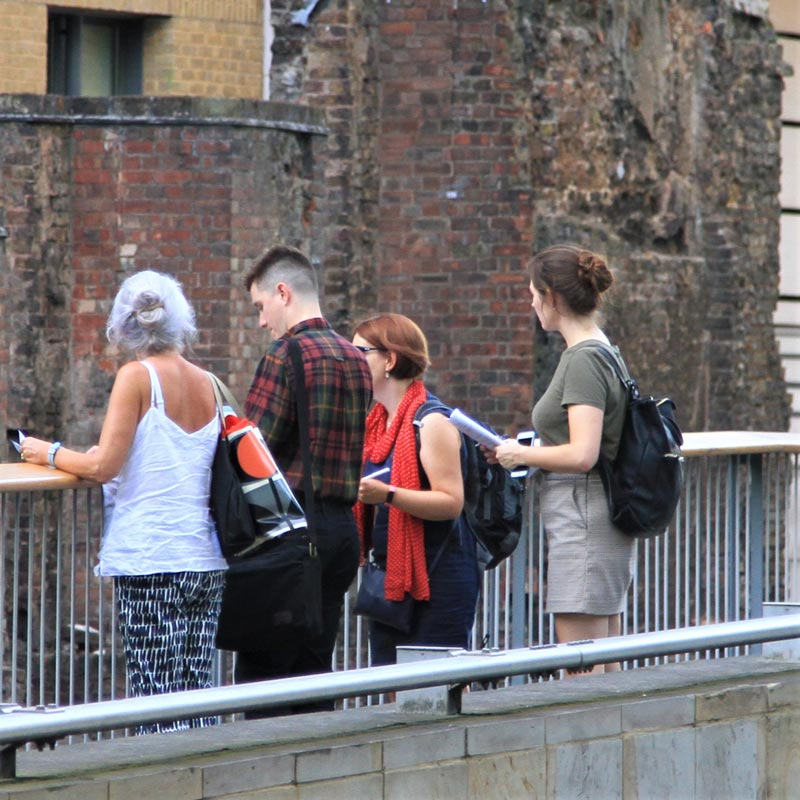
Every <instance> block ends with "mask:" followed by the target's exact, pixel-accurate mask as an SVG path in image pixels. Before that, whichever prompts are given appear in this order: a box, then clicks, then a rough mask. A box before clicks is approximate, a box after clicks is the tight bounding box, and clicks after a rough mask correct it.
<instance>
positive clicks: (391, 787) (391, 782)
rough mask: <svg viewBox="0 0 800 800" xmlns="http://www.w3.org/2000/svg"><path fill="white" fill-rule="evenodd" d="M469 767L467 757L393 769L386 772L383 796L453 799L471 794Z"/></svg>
mask: <svg viewBox="0 0 800 800" xmlns="http://www.w3.org/2000/svg"><path fill="white" fill-rule="evenodd" d="M468 791H469V768H468V766H467V763H466V761H458V762H456V761H451V762H449V763H446V764H437V765H436V766H432V767H416V768H412V769H408V770H405V769H401V770H391V771H389V772H387V773H386V775H385V778H384V785H383V800H408V799H409V798H419V799H420V800H421V799H422V798H425V800H451V799H452V798H454V797H460V798H466V797H469V795H468V794H467V792H468Z"/></svg>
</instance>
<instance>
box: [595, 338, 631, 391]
mask: <svg viewBox="0 0 800 800" xmlns="http://www.w3.org/2000/svg"><path fill="white" fill-rule="evenodd" d="M596 349H597V351H598V352H599V353H600V354H601V355H602V356H603V357H604V358H605V360H606V361H607V362H608V363H609V364H610V365H611V368H612V369H613V370H614V374H615V375H616V376H617V377H618V378H619V380H620V383H622V385H623V386H624V387H625V391H626V393H627V394H628V395H629V397H631V398H632V399H634V400H635V399H636V398H638V397H639V385H638V384H637V383H636V381H635V380H634V379H633V378H632V377H631V374H630V372H628V365H627V364H625V362H624V361H622V359H621V358H620V357H619V356H617V354H616V353H615V352H614V351H613V350H612V349H611V348H610V347H609V346H608V345H605V344H598V345H597V347H596Z"/></svg>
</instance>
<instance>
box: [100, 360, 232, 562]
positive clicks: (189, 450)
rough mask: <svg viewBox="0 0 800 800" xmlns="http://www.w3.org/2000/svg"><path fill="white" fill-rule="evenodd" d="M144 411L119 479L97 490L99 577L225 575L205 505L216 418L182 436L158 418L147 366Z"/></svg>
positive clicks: (155, 388) (155, 383) (160, 410)
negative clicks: (100, 504)
mask: <svg viewBox="0 0 800 800" xmlns="http://www.w3.org/2000/svg"><path fill="white" fill-rule="evenodd" d="M141 363H142V364H144V366H145V367H147V370H148V372H149V373H150V408H148V409H147V412H146V413H145V415H144V416H143V417H142V419H141V420H140V421H139V425H138V426H137V427H136V433H135V435H134V437H133V444H132V445H131V449H130V452H129V453H128V459H127V461H126V462H125V464H124V465H123V467H122V471H121V472H120V474H119V475H118V476H117V477H116V478H114V479H113V480H112V481H110V482H109V483H107V484H105V485H104V486H103V495H104V505H105V532H104V535H103V542H102V545H101V548H100V564H99V565H98V567H96V568H95V572H96V573H97V574H99V575H151V574H153V573H158V572H209V571H211V570H218V569H225V568H226V567H227V564H226V562H225V559H224V558H223V557H222V553H221V552H220V549H219V542H218V540H217V533H216V528H215V527H214V520H213V519H212V517H211V512H210V510H209V506H208V497H209V491H210V486H211V462H212V460H213V458H214V451H215V449H216V446H217V439H218V438H219V431H220V423H219V417H218V416H216V415H215V416H214V417H213V419H211V420H210V421H209V422H208V424H207V425H205V426H204V427H202V428H200V430H198V431H195V432H194V433H187V432H186V431H184V430H183V429H182V428H181V427H180V426H179V425H177V424H176V423H175V422H173V421H172V420H171V419H170V418H169V417H168V416H167V415H166V414H165V413H164V395H163V393H162V391H161V384H160V382H159V380H158V374H157V373H156V371H155V369H154V368H153V366H152V364H149V363H148V362H147V361H142V362H141Z"/></svg>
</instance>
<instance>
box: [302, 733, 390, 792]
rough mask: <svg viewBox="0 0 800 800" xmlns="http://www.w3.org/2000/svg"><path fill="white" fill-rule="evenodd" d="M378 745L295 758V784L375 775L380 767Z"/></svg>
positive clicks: (328, 751) (377, 743)
mask: <svg viewBox="0 0 800 800" xmlns="http://www.w3.org/2000/svg"><path fill="white" fill-rule="evenodd" d="M381 751H382V745H381V743H380V742H368V743H366V744H352V745H343V746H341V747H329V748H325V749H323V750H310V751H308V752H305V753H298V754H297V766H296V773H295V774H296V778H295V779H296V781H297V783H298V784H301V783H311V782H313V781H321V780H325V779H327V778H341V777H343V776H345V775H360V774H364V773H367V772H375V771H376V770H380V769H381V767H382V761H381Z"/></svg>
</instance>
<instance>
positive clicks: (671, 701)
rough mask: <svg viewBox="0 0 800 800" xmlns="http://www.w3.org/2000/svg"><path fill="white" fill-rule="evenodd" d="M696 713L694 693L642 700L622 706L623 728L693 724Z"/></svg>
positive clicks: (643, 728) (670, 726)
mask: <svg viewBox="0 0 800 800" xmlns="http://www.w3.org/2000/svg"><path fill="white" fill-rule="evenodd" d="M694 715H695V698H694V695H691V696H689V695H684V696H679V697H659V698H656V699H654V700H641V701H639V702H633V703H627V704H625V705H624V706H623V707H622V730H623V731H625V732H628V731H639V730H649V729H656V728H658V729H663V728H677V727H680V726H682V725H691V724H693V723H694Z"/></svg>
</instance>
